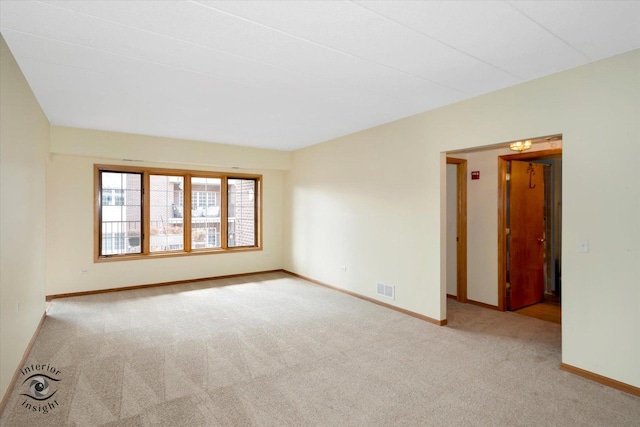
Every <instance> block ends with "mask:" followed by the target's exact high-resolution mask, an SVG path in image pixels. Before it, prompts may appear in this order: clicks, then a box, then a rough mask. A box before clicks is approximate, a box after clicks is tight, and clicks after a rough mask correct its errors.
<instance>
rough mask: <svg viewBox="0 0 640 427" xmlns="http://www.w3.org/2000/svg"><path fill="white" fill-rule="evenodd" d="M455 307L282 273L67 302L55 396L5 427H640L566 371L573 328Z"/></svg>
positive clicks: (58, 313)
mask: <svg viewBox="0 0 640 427" xmlns="http://www.w3.org/2000/svg"><path fill="white" fill-rule="evenodd" d="M448 304H449V315H448V318H449V319H448V320H449V326H447V327H438V326H434V325H431V324H428V323H425V322H423V321H421V320H417V319H414V318H412V317H408V316H405V315H403V314H400V313H398V312H395V311H392V310H389V309H385V308H383V307H380V306H377V305H375V304H371V303H368V302H366V301H362V300H359V299H357V298H353V297H350V296H347V295H344V294H342V293H340V292H337V291H333V290H330V289H326V288H323V287H321V286H317V285H313V284H310V283H308V282H305V281H302V280H299V279H297V278H293V277H291V276H289V275H286V274H284V273H274V274H266V275H259V276H247V277H244V278H236V279H224V280H219V281H212V282H199V283H193V284H186V285H176V286H169V287H162V288H150V289H145V290H139V291H127V292H117V293H109V294H101V295H94V296H86V297H77V298H67V299H59V300H54V302H53V303H52V305H51V307H50V309H49V317H47V319H46V321H45V323H44V326H43V329H42V332H41V334H40V335H39V337H38V339H37V341H36V343H35V346H34V348H33V351H32V352H31V354H30V356H29V361H28V363H27V365H31V364H45V365H46V364H49V366H50V367H55V369H57V370H59V371H60V373H59V375H57V376H55V375H53V376H51V378H52V379H51V380H48V382H49V386H50V388H49V390H46V391H45V392H46V393H49V395H50V394H51V393H52V392H54V389H55V390H56V391H55V393H56V394H55V395H54V396H53V397H51V398H50V399H48V400H44V401H42V402H40V403H38V402H36V401H34V400H32V399H30V398H29V397H26V396H23V395H21V393H25V392H26V393H25V394H28V392H29V384H30V383H29V382H27V383H26V384H22V382H23V380H24V379H25V378H26V376H25V375H21V376H20V379H19V381H18V383H17V387H16V388H15V389H14V391H13V392H12V396H11V398H10V400H9V403H8V405H7V407H6V410H5V412H4V414H2V417H1V418H0V423H1V424H2V425H7V426H27V425H78V426H88V425H114V426H115V425H122V426H139V425H166V426H191V425H211V426H216V425H225V426H249V425H252V426H253V425H255V426H306V425H310V426H449V425H450V426H471V425H476V426H502V425H504V426H517V425H531V426H551V425H553V426H638V425H640V399H638V398H636V397H633V396H631V395H628V394H625V393H622V392H620V391H617V390H613V389H610V388H607V387H604V386H601V385H599V384H596V383H593V382H590V381H587V380H585V379H582V378H579V377H576V376H574V375H571V374H568V373H565V372H562V371H560V370H559V365H560V325H557V324H553V323H549V322H544V321H541V320H537V319H532V318H528V317H524V316H519V315H517V314H513V313H499V312H495V311H491V310H487V309H484V308H480V307H475V306H472V305H464V304H458V303H457V302H455V301H449V302H448ZM55 379H59V380H60V381H57V382H56V381H54V380H55ZM52 400H54V401H55V402H56V403H57V405H54V407H53V408H52V409H47V413H46V414H44V413H42V405H43V404H45V405H46V403H49V404H52V403H51V401H52ZM25 402H27V403H29V402H30V403H32V404H34V405H36V404H39V405H40V407H39V409H40V410H38V411H33V408H36V406H34V405H32V407H31V408H28V406H25Z"/></svg>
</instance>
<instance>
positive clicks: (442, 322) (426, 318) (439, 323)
mask: <svg viewBox="0 0 640 427" xmlns="http://www.w3.org/2000/svg"><path fill="white" fill-rule="evenodd" d="M282 272H284V273H287V274H290V275H291V276H294V277H297V278H299V279H303V280H306V281H307V282H311V283H315V284H316V285H320V286H324V287H325V288H329V289H332V290H334V291H339V292H342V293H344V294H347V295H350V296H352V297H356V298H360V299H362V300H365V301H368V302H372V303H374V304H377V305H380V306H382V307H385V308H389V309H391V310H394V311H398V312H400V313H402V314H406V315H408V316H411V317H415V318H416V319H420V320H424V321H425V322H429V323H432V324H434V325H437V326H445V325H446V324H447V319H443V320H436V319H433V318H431V317H429V316H425V315H422V314H419V313H416V312H414V311H410V310H406V309H404V308H400V307H396V306H395V305H391V304H387V303H386V302H382V301H378V300H377V299H374V298H369V297H367V296H364V295H361V294H358V293H356V292H352V291H348V290H346V289H342V288H338V287H336V286H332V285H328V284H326V283H322V282H320V281H318V280H315V279H311V278H309V277H305V276H303V275H301V274H297V273H294V272H292V271H288V270H282Z"/></svg>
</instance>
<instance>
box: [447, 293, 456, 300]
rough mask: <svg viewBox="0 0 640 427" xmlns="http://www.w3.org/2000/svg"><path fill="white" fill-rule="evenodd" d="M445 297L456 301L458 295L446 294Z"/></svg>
mask: <svg viewBox="0 0 640 427" xmlns="http://www.w3.org/2000/svg"><path fill="white" fill-rule="evenodd" d="M447 298H449V299H453V300H456V301H458V297H457V296H456V295H451V294H447Z"/></svg>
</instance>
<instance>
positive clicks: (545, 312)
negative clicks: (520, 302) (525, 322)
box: [514, 301, 562, 324]
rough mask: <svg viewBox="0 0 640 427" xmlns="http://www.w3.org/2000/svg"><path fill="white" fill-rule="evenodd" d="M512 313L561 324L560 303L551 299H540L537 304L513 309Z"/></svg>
mask: <svg viewBox="0 0 640 427" xmlns="http://www.w3.org/2000/svg"><path fill="white" fill-rule="evenodd" d="M514 313H517V314H521V315H523V316H528V317H535V318H536V319H541V320H546V321H547V322H553V323H558V324H562V306H561V305H560V303H557V302H553V301H542V302H540V303H538V304H534V305H530V306H528V307H523V308H521V309H518V310H515V311H514Z"/></svg>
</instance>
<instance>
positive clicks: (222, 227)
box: [220, 176, 229, 249]
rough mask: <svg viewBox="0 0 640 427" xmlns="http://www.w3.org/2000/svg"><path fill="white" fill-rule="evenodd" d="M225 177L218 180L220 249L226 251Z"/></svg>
mask: <svg viewBox="0 0 640 427" xmlns="http://www.w3.org/2000/svg"><path fill="white" fill-rule="evenodd" d="M227 180H228V177H227V176H223V177H221V178H220V181H221V182H220V247H221V248H222V249H227V248H228V246H227V243H228V242H227V237H228V232H229V225H228V222H227V218H228V206H229V205H228V203H227V200H228V198H229V195H228V193H227Z"/></svg>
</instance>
